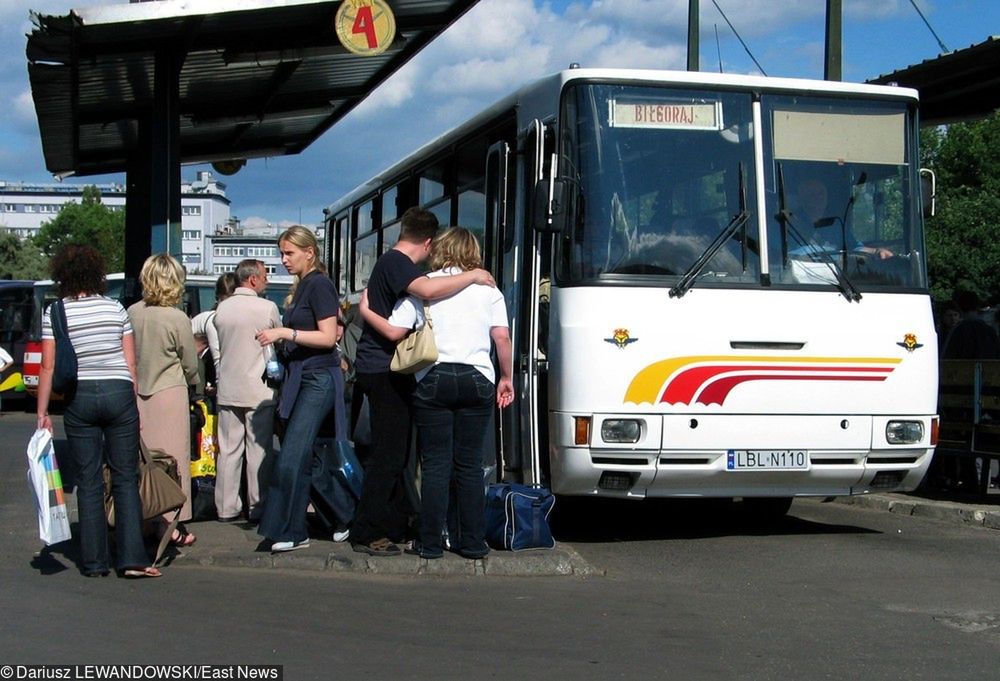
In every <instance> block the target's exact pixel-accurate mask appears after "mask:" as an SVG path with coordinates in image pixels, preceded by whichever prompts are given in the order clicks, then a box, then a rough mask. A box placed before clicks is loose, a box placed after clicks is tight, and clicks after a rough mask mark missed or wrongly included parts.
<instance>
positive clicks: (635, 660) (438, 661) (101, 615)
mask: <svg viewBox="0 0 1000 681" xmlns="http://www.w3.org/2000/svg"><path fill="white" fill-rule="evenodd" d="M0 432H2V433H3V435H4V437H3V438H0V541H2V542H3V546H4V550H3V551H2V552H0V585H2V586H0V613H3V618H4V624H3V635H2V636H0V665H2V664H17V663H31V662H33V663H41V662H50V663H51V662H67V663H85V662H116V663H129V664H162V663H174V664H177V663H199V664H201V663H271V664H280V665H283V667H284V672H285V678H286V679H296V680H297V679H322V680H323V681H327V680H328V679H340V678H351V679H353V678H373V679H389V678H391V679H399V678H407V679H409V678H417V679H441V678H444V679H452V678H454V679H469V678H477V679H478V678H483V677H487V678H502V679H506V678H519V679H521V678H523V679H554V678H555V679H562V678H574V679H581V678H582V679H608V678H643V679H645V678H666V679H685V681H686V680H687V679H699V680H700V679H705V680H710V679H736V678H738V679H782V680H784V679H845V678H851V679H853V678H863V679H866V681H869V680H875V679H878V680H881V679H885V680H895V679H907V680H908V681H909V680H911V679H929V680H930V679H932V680H934V681H937V680H938V679H963V680H964V679H970V680H971V679H988V678H996V676H997V670H996V667H997V660H998V659H1000V589H997V578H996V574H997V569H998V565H997V556H998V555H1000V533H998V532H996V531H994V530H991V529H988V528H987V527H986V524H985V522H984V523H982V524H978V525H977V524H974V523H972V524H970V523H965V522H964V521H963V522H957V521H956V516H955V514H951V513H943V514H942V515H941V517H940V518H934V517H930V516H929V512H928V513H926V514H925V513H923V512H921V513H920V514H917V513H900V512H898V511H901V510H903V509H904V507H903V506H900V505H899V503H896V505H895V506H894V510H895V511H897V512H885V511H884V510H878V509H876V508H869V507H867V506H865V505H862V503H856V504H844V503H823V502H821V501H818V500H799V501H796V502H795V504H793V506H792V509H791V512H790V514H789V516H788V517H787V518H785V519H783V520H781V521H780V522H778V523H776V524H775V525H774V526H772V527H759V526H754V525H753V524H752V523H749V522H747V521H746V519H745V518H744V517H742V514H741V512H740V505H739V504H731V505H728V506H725V505H714V504H697V503H690V502H665V503H655V504H637V503H630V504H615V503H609V504H596V505H592V506H591V507H589V508H587V509H584V510H583V511H581V512H580V513H577V514H574V522H572V523H565V522H563V521H560V523H559V524H558V536H559V538H560V540H561V542H562V543H563V544H562V545H563V546H564V547H566V550H567V551H569V550H570V549H569V547H572V549H571V550H572V551H573V553H575V554H576V555H577V556H579V557H580V559H581V560H583V561H585V563H586V564H587V565H589V566H590V567H591V568H592V569H593V572H591V573H589V574H587V573H584V572H582V571H581V572H574V573H573V574H565V573H562V574H559V575H558V576H551V577H534V576H503V575H500V574H497V573H490V572H488V571H487V570H484V571H483V572H482V573H481V574H476V575H472V574H468V573H465V574H464V575H459V574H451V575H448V576H447V577H438V576H430V575H427V574H416V572H417V570H418V569H419V561H417V559H413V562H412V563H411V564H412V565H413V566H414V568H413V569H412V570H411V571H410V572H411V574H405V575H403V574H385V573H383V574H378V573H373V572H370V571H367V570H368V567H367V566H365V567H364V569H363V570H358V571H354V570H341V569H331V568H330V566H329V564H328V558H327V557H328V556H329V554H331V553H333V554H334V555H335V556H337V555H340V551H341V549H340V548H339V547H334V546H333V545H332V543H327V542H323V543H322V544H321V543H320V542H318V541H317V542H315V546H314V547H312V548H310V549H309V552H310V553H307V552H305V551H303V552H298V554H293V556H280V557H279V559H282V560H283V559H285V558H293V557H294V561H295V562H291V561H289V562H281V563H270V564H267V563H266V561H265V562H263V563H261V564H259V565H255V566H253V567H221V565H222V562H216V563H211V561H208V560H207V557H208V556H209V555H219V554H220V552H222V551H223V549H225V550H227V551H231V552H234V553H238V554H240V555H242V556H254V555H255V554H256V552H255V551H254V548H255V545H254V543H253V537H252V535H250V534H249V531H248V530H244V529H242V528H239V527H233V526H224V525H218V524H212V525H205V524H203V525H202V526H201V527H200V528H198V527H197V526H196V529H199V531H200V534H201V537H202V538H201V539H200V540H199V543H198V544H196V545H195V547H194V548H193V549H191V550H190V551H187V552H186V553H185V555H183V556H178V557H177V558H176V560H175V561H174V563H173V564H172V565H171V566H170V567H168V569H167V570H165V576H164V578H163V579H159V580H142V581H126V580H122V579H116V578H114V577H109V578H108V579H102V580H89V579H84V578H82V577H80V576H79V574H78V573H77V571H76V569H75V563H74V559H75V555H74V544H73V542H67V543H65V544H62V545H59V546H57V547H53V548H52V549H48V550H42V551H39V542H38V539H37V532H36V528H35V526H34V519H33V511H32V510H31V508H30V497H29V496H28V491H27V489H26V485H25V484H24V469H25V465H24V461H23V456H24V454H23V447H24V443H25V442H26V440H27V435H28V434H30V432H31V423H30V419H28V420H23V422H22V421H19V419H18V418H15V417H11V418H8V416H6V415H5V416H4V417H3V418H2V419H0ZM885 498H886V499H888V500H889V501H893V502H903V501H906V500H907V499H906V498H903V497H900V498H896V497H885ZM872 499H875V497H872ZM863 503H864V504H868V503H873V502H870V501H865V502H863ZM930 506H932V504H923V503H922V502H921V505H920V507H921V508H930ZM933 506H935V507H938V508H943V507H941V506H938V505H936V504H933ZM914 508H916V507H914ZM962 508H971V507H967V506H964V505H963V506H962ZM981 510H983V511H984V512H990V511H991V509H989V508H988V507H984V509H981ZM971 517H975V512H974V511H973V512H972V516H971ZM230 541H232V542H233V545H232V546H228V547H227V546H225V545H226V544H228V543H229V542H230ZM213 545H214V546H215V548H213ZM237 547H238V548H237ZM352 555H353V554H352ZM495 559H496V557H494V558H491V559H490V560H491V561H492V560H495ZM381 560H384V561H386V562H387V563H388V562H390V561H397V560H401V559H381ZM335 562H336V561H335ZM205 563H208V564H205ZM396 564H398V565H403V563H402V562H400V563H396ZM320 565H322V567H323V568H324V569H323V570H320V569H319V568H320ZM265 567H266V569H264V568H265Z"/></svg>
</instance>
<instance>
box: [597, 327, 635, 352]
mask: <svg viewBox="0 0 1000 681" xmlns="http://www.w3.org/2000/svg"><path fill="white" fill-rule="evenodd" d="M637 340H639V339H638V338H630V337H629V335H628V329H615V333H614V335H612V336H611V338H605V339H604V342H605V343H611V344H612V345H617V346H618V347H619V348H624V347H625V346H626V345H628V344H630V343H635V342H636V341H637Z"/></svg>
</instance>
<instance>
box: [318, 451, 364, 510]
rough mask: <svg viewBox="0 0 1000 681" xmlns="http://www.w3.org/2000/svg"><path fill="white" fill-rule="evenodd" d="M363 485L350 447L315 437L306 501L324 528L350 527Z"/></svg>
mask: <svg viewBox="0 0 1000 681" xmlns="http://www.w3.org/2000/svg"><path fill="white" fill-rule="evenodd" d="M363 486H364V471H363V470H362V469H361V464H360V463H358V459H357V457H356V456H355V455H354V447H353V445H352V444H351V443H350V442H349V441H347V440H330V439H327V438H316V441H315V443H314V444H313V465H312V485H311V489H310V493H309V500H310V502H312V505H313V510H315V511H316V515H317V517H318V518H319V520H320V521H321V522H322V523H323V524H324V525H325V526H326V527H327V529H336V528H338V527H347V526H349V525H350V524H351V521H353V520H354V514H355V512H356V511H357V506H358V500H359V499H361V489H362V487H363Z"/></svg>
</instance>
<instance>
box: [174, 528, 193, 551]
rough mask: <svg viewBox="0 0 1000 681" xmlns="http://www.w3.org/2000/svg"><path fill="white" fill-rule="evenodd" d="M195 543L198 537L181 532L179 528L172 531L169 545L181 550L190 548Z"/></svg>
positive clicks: (185, 531)
mask: <svg viewBox="0 0 1000 681" xmlns="http://www.w3.org/2000/svg"><path fill="white" fill-rule="evenodd" d="M196 541H198V537H196V536H194V535H193V534H191V533H190V532H188V531H187V530H181V529H179V528H178V529H176V530H174V533H173V534H171V535H170V543H171V544H173V545H174V546H180V547H182V548H183V547H186V546H191V545H192V544H194V543H195V542H196Z"/></svg>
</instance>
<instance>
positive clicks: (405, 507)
mask: <svg viewBox="0 0 1000 681" xmlns="http://www.w3.org/2000/svg"><path fill="white" fill-rule="evenodd" d="M401 224H402V227H401V231H400V237H399V241H398V242H397V243H396V245H395V246H394V247H393V248H392V250H390V251H387V252H386V253H385V254H383V255H382V257H381V258H379V259H378V262H376V263H375V268H374V269H373V270H372V273H371V277H370V278H369V280H368V305H369V307H371V309H372V310H373V311H374V312H375V313H377V314H379V315H381V316H383V317H386V318H388V317H389V316H390V315H391V314H392V309H393V307H394V306H395V304H396V301H397V300H399V299H400V298H401V297H403V296H407V295H414V296H418V297H420V298H423V299H425V300H437V299H439V298H447V297H448V296H450V295H453V294H455V293H457V292H458V291H461V290H462V289H464V288H465V287H467V286H469V285H470V284H487V285H489V286H495V285H496V283H495V282H494V281H493V277H492V276H490V273H489V272H487V271H486V270H482V269H476V270H472V271H471V272H463V273H462V274H457V275H455V276H451V277H434V278H430V277H427V276H426V275H425V274H424V273H423V272H422V271H421V270H420V268H419V267H417V265H418V263H420V262H423V261H424V260H426V259H427V256H428V255H429V254H430V249H431V241H432V240H433V238H434V235H435V234H436V233H437V229H438V221H437V218H436V217H435V216H434V214H433V213H430V212H429V211H426V210H423V209H421V208H410V209H408V210H407V211H406V212H405V213H403V218H402V221H401ZM395 349H396V343H395V342H394V341H391V340H389V339H387V338H385V337H383V336H381V335H380V334H379V333H377V332H376V331H375V330H374V329H371V328H368V327H365V328H364V330H363V331H362V333H361V339H360V340H359V341H358V352H357V360H356V362H355V372H356V373H355V376H356V381H357V382H356V390H360V391H361V393H362V394H363V395H365V396H367V397H368V404H369V407H370V409H371V411H370V420H371V432H372V444H371V457H370V459H369V461H368V464H367V467H366V468H365V484H364V489H363V491H362V494H361V501H360V502H359V504H358V511H357V515H356V517H355V519H354V523H353V525H352V526H351V533H350V538H351V545H352V546H353V547H354V550H355V551H359V552H361V553H367V554H370V555H373V556H395V555H399V554H400V553H401V551H400V548H399V546H397V545H396V544H395V543H394V542H395V541H401V540H403V539H404V538H405V535H406V532H407V524H408V521H409V516H410V514H411V510H412V509H410V508H409V504H408V502H407V500H406V496H407V495H406V489H405V483H404V479H403V471H404V469H405V468H406V461H407V454H408V453H409V448H410V397H411V394H412V392H413V388H414V379H413V376H411V375H408V374H397V373H393V372H391V371H390V370H389V363H390V362H391V361H392V355H393V352H394V351H395ZM354 400H355V403H356V404H360V402H361V396H360V395H355V398H354Z"/></svg>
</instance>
